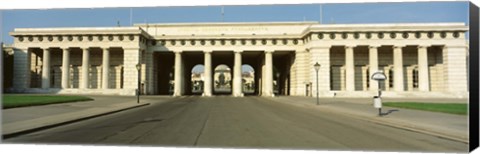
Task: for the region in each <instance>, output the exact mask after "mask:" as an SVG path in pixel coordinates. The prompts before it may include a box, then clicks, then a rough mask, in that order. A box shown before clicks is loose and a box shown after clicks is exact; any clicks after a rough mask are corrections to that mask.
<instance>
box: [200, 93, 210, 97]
mask: <svg viewBox="0 0 480 154" xmlns="http://www.w3.org/2000/svg"><path fill="white" fill-rule="evenodd" d="M202 96H203V97H211V96H212V94H206V93H202Z"/></svg>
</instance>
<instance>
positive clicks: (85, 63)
mask: <svg viewBox="0 0 480 154" xmlns="http://www.w3.org/2000/svg"><path fill="white" fill-rule="evenodd" d="M89 67H90V49H88V48H82V82H81V83H80V89H87V88H88V83H89V79H88V74H89Z"/></svg>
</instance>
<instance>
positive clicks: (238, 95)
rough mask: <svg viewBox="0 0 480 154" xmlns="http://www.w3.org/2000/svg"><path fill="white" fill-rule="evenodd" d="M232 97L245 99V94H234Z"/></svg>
mask: <svg viewBox="0 0 480 154" xmlns="http://www.w3.org/2000/svg"><path fill="white" fill-rule="evenodd" d="M232 96H233V97H243V96H244V95H243V93H237V94H233V95H232Z"/></svg>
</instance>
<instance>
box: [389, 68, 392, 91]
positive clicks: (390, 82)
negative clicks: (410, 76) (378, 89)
mask: <svg viewBox="0 0 480 154" xmlns="http://www.w3.org/2000/svg"><path fill="white" fill-rule="evenodd" d="M388 87H390V88H393V70H391V69H390V70H388Z"/></svg>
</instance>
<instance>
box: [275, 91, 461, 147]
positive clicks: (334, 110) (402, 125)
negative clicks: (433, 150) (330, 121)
mask: <svg viewBox="0 0 480 154" xmlns="http://www.w3.org/2000/svg"><path fill="white" fill-rule="evenodd" d="M270 100H272V101H275V102H279V103H283V104H290V105H295V106H301V107H311V106H312V105H311V104H307V103H301V104H300V103H298V104H295V103H286V102H283V101H281V100H274V99H270ZM327 108H328V109H329V110H325V109H320V110H322V111H325V112H328V113H333V114H340V113H342V114H341V115H344V116H348V117H351V118H355V119H358V120H364V121H367V122H372V123H376V124H380V125H384V126H390V127H395V128H399V129H404V130H408V131H413V132H418V133H422V134H427V135H432V136H436V137H440V138H445V139H449V140H454V141H458V142H462V143H467V144H468V143H469V139H468V137H462V136H458V135H451V134H446V133H442V132H438V131H434V130H431V129H425V128H421V127H418V126H414V125H413V124H408V123H405V122H400V121H399V120H394V121H393V122H391V121H386V120H383V119H376V118H375V117H370V116H365V115H362V114H355V113H350V112H348V111H343V110H341V109H337V108H335V107H327ZM395 122H397V123H395Z"/></svg>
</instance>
